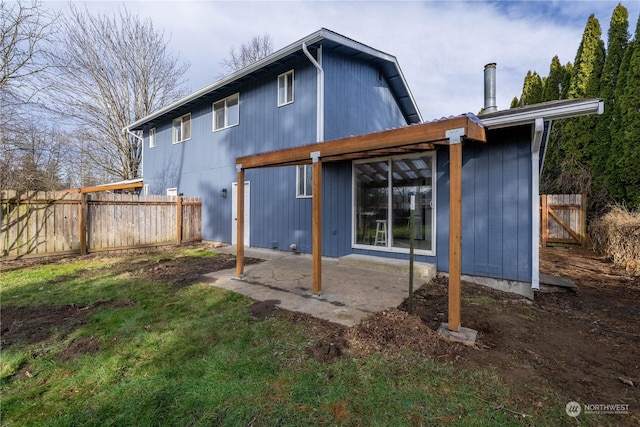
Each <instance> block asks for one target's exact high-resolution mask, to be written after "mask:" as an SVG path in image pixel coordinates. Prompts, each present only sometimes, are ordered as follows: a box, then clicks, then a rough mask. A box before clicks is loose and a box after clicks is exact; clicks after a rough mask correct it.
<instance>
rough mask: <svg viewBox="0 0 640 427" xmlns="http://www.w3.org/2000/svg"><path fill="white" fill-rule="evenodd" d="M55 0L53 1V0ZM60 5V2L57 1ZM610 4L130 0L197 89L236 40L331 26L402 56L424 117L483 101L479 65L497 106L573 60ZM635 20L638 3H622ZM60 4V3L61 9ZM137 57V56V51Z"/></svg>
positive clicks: (290, 35) (287, 37)
mask: <svg viewBox="0 0 640 427" xmlns="http://www.w3.org/2000/svg"><path fill="white" fill-rule="evenodd" d="M50 4H51V3H50ZM58 4H59V5H64V4H63V3H58ZM616 4H617V2H614V1H597V2H590V1H583V2H577V1H528V2H519V1H516V2H513V1H496V2H482V1H469V2H462V1H450V2H444V1H426V2H417V1H394V2H391V1H350V2H338V1H298V2H293V1H251V2H249V1H129V2H126V3H125V5H126V7H127V8H128V9H129V10H131V11H132V12H134V13H138V14H140V15H141V16H143V17H144V16H148V17H150V18H151V19H152V20H153V22H154V25H155V26H156V27H157V28H159V29H161V28H164V29H165V32H166V35H167V36H169V35H170V36H171V42H170V48H171V49H172V50H174V51H175V52H178V53H179V54H180V58H181V59H183V60H187V61H189V62H190V63H191V69H190V70H189V73H188V80H189V84H190V85H191V87H192V89H194V90H196V89H198V88H200V87H202V86H205V85H207V84H209V83H212V82H213V81H214V80H215V79H216V78H217V76H218V75H219V74H220V62H221V61H222V59H223V58H225V57H227V56H228V54H229V50H230V49H231V47H232V46H239V45H240V44H242V43H244V42H245V41H247V40H249V39H250V38H251V37H252V36H254V35H257V34H270V35H271V36H272V38H273V41H274V48H275V49H276V50H277V49H279V48H282V47H284V46H287V45H289V44H291V43H293V42H295V41H296V40H298V39H300V38H302V37H304V36H306V35H308V34H310V33H312V32H314V31H316V30H318V29H320V28H321V27H326V28H329V29H331V30H333V31H336V32H338V33H340V34H342V35H344V36H347V37H350V38H352V39H355V40H357V41H359V42H362V43H364V44H367V45H369V46H371V47H374V48H376V49H379V50H382V51H384V52H386V53H389V54H392V55H394V56H396V57H397V58H398V61H399V63H400V66H401V67H402V70H403V72H404V74H405V78H406V79H407V81H408V83H409V86H410V88H411V91H412V92H413V94H414V97H415V98H416V101H417V103H418V106H419V108H420V110H421V112H422V115H423V117H424V118H425V119H426V120H431V119H436V118H440V117H442V116H449V115H457V114H460V113H463V112H469V111H470V112H473V113H476V112H478V110H479V109H480V108H481V107H482V103H483V81H484V80H483V73H482V71H483V68H484V65H485V64H486V63H489V62H496V63H497V64H498V66H497V92H498V108H500V109H505V108H508V107H509V104H510V102H511V99H512V98H513V97H514V96H518V95H519V94H520V92H521V91H522V82H523V79H524V76H525V74H526V73H527V71H528V70H537V71H538V73H540V74H542V75H546V74H547V73H548V70H549V64H550V62H551V58H552V57H553V56H554V55H558V56H559V57H560V60H561V62H563V63H566V62H568V61H573V59H574V56H575V53H576V50H577V48H578V45H579V43H580V38H581V37H582V31H583V29H584V25H585V23H586V20H587V18H588V16H589V15H590V14H591V13H595V14H596V17H598V18H599V20H600V22H601V25H602V26H603V35H604V36H606V27H607V26H608V21H609V19H610V17H611V12H612V11H613V9H614V7H615V6H616ZM86 5H87V8H89V10H95V11H100V12H102V13H105V12H109V11H113V10H116V9H117V8H118V7H121V6H122V3H119V2H104V1H97V2H88V3H86ZM625 6H626V7H627V8H628V9H629V14H630V21H631V24H630V27H631V28H635V21H636V19H637V16H638V11H639V10H640V5H639V4H638V3H635V2H634V3H630V4H625ZM59 7H62V6H59ZM132 54H135V53H132Z"/></svg>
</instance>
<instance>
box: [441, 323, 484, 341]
mask: <svg viewBox="0 0 640 427" xmlns="http://www.w3.org/2000/svg"><path fill="white" fill-rule="evenodd" d="M438 334H439V335H441V336H443V337H445V338H447V339H449V340H451V341H457V342H461V343H463V344H467V345H473V344H475V342H476V338H477V337H478V331H476V330H475V329H470V328H464V327H462V326H461V327H460V330H459V331H457V332H456V331H451V330H449V324H448V323H442V324H440V327H439V328H438Z"/></svg>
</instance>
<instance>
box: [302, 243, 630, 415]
mask: <svg viewBox="0 0 640 427" xmlns="http://www.w3.org/2000/svg"><path fill="white" fill-rule="evenodd" d="M541 258H542V259H541V270H542V271H543V272H545V273H547V274H552V275H558V276H564V277H568V278H570V279H572V280H573V281H574V282H575V283H576V284H577V285H578V290H577V291H576V292H565V293H554V294H540V293H539V294H537V295H536V298H535V301H529V300H527V299H524V298H522V297H520V296H518V295H515V294H509V293H504V292H500V291H496V290H492V289H489V288H486V287H483V286H479V285H475V284H472V283H466V282H464V283H463V285H462V323H463V326H465V327H468V328H472V329H475V330H477V331H478V341H477V344H478V346H477V347H478V348H471V347H467V346H464V345H462V344H457V343H451V342H447V341H444V340H443V339H442V338H440V337H439V336H438V335H437V334H436V332H435V331H436V330H437V329H438V327H439V326H440V324H441V323H443V322H446V321H447V308H448V282H447V279H445V278H437V279H436V280H435V281H433V282H432V283H430V284H428V285H426V286H424V287H422V288H421V289H419V290H418V291H417V292H416V294H415V302H414V314H415V315H414V316H410V315H409V314H408V313H406V310H407V308H408V301H405V302H404V303H403V304H402V305H401V306H400V307H399V308H400V309H401V310H403V311H400V310H388V311H385V312H382V313H375V314H372V315H371V316H368V317H367V318H365V319H364V320H363V321H362V322H361V323H360V324H359V325H357V326H355V327H353V328H350V329H347V328H344V329H341V328H335V327H332V328H329V327H320V328H319V329H318V330H317V336H318V339H317V341H316V342H315V343H313V344H312V345H311V346H310V347H309V349H308V351H307V353H308V355H309V356H310V357H313V358H314V359H316V360H318V361H321V362H332V361H335V360H336V359H337V358H339V357H350V356H353V355H363V354H369V353H372V352H377V351H384V352H397V351H400V350H403V349H411V350H414V351H416V352H419V353H421V354H425V355H428V356H431V357H434V358H436V359H437V360H441V361H446V362H450V363H454V364H456V365H458V366H461V367H463V368H466V369H484V368H489V367H492V368H494V369H496V370H497V371H498V372H499V373H500V375H501V377H502V379H503V380H504V381H505V383H507V384H510V385H511V386H512V387H511V390H512V393H511V400H512V402H511V404H512V405H513V406H514V407H518V408H521V409H523V411H524V412H526V410H529V412H530V413H535V412H536V409H537V408H540V407H543V406H548V405H556V406H558V407H563V406H564V404H565V403H566V402H569V401H571V400H578V401H582V402H584V403H589V404H628V405H629V412H630V413H629V414H628V415H615V416H611V417H612V418H611V419H610V421H611V422H613V423H615V424H616V425H638V424H640V278H638V277H637V276H631V275H628V274H626V273H625V272H624V271H623V270H620V269H618V268H616V267H615V266H614V265H613V264H612V263H611V262H609V261H607V260H606V259H605V258H604V257H602V256H599V255H597V254H595V253H593V252H591V251H588V250H582V249H543V250H542V253H541ZM550 395H556V396H559V398H560V399H561V400H562V401H561V402H544V399H545V398H547V397H548V396H550ZM565 401H566V402H565ZM528 408H530V409H528Z"/></svg>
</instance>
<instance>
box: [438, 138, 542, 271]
mask: <svg viewBox="0 0 640 427" xmlns="http://www.w3.org/2000/svg"><path fill="white" fill-rule="evenodd" d="M487 139H488V142H487V143H486V144H478V143H465V144H464V147H463V167H462V273H463V274H469V275H475V276H486V277H498V278H502V279H508V280H518V281H523V282H529V281H531V250H532V249H531V244H532V243H531V231H530V230H531V226H532V217H531V155H530V144H531V128H530V126H521V127H517V128H509V129H503V130H495V131H489V132H488V136H487ZM448 169H449V154H448V151H447V150H439V152H438V212H437V221H438V222H437V234H438V236H437V245H438V246H437V263H438V270H440V271H448V270H449V240H448V224H449V175H448Z"/></svg>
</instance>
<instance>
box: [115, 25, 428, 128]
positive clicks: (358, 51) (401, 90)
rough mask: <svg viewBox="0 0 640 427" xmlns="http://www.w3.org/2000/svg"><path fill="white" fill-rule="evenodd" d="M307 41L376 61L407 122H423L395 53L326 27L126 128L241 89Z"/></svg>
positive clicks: (299, 50)
mask: <svg viewBox="0 0 640 427" xmlns="http://www.w3.org/2000/svg"><path fill="white" fill-rule="evenodd" d="M303 43H305V44H306V45H307V47H310V48H317V47H319V46H322V48H323V50H324V51H327V50H331V51H336V52H340V53H341V54H344V55H347V56H351V57H354V58H362V59H364V60H366V61H371V62H373V63H375V64H376V65H377V66H378V67H379V68H380V70H381V71H382V73H383V75H384V77H385V79H386V80H387V82H388V84H389V87H390V89H391V91H392V93H393V94H394V96H395V98H396V100H397V101H398V104H399V106H400V109H401V110H402V114H403V115H404V117H405V118H406V120H407V122H408V123H419V122H421V121H422V116H421V114H420V111H419V110H418V106H417V104H416V102H415V99H414V98H413V94H412V93H411V90H410V89H409V85H408V84H407V81H406V80H405V78H404V75H403V73H402V70H401V69H400V65H399V64H398V61H397V59H396V57H395V56H393V55H389V54H387V53H384V52H381V51H379V50H377V49H374V48H372V47H369V46H367V45H364V44H362V43H360V42H357V41H355V40H353V39H350V38H348V37H345V36H343V35H340V34H338V33H336V32H333V31H331V30H328V29H326V28H322V29H320V30H318V31H316V32H315V33H312V34H310V35H308V36H306V37H304V38H302V39H300V40H298V41H296V42H294V43H292V44H290V45H289V46H287V47H285V48H283V49H280V50H278V51H277V52H274V53H272V54H271V55H269V56H267V57H265V58H263V59H261V60H259V61H257V62H255V63H253V64H251V65H249V66H247V67H245V68H243V69H241V70H238V71H236V72H234V73H232V74H230V75H228V76H226V77H223V78H222V79H220V80H218V81H216V82H214V83H212V84H210V85H208V86H205V87H203V88H202V89H200V90H197V91H195V92H193V93H192V94H190V95H188V96H186V97H184V98H182V99H180V100H178V101H176V102H174V103H172V104H169V105H167V106H165V107H162V108H160V109H159V110H157V111H155V112H153V113H151V114H150V115H148V116H146V117H144V118H142V119H140V120H137V121H135V122H133V123H131V124H130V125H128V126H127V127H126V128H125V129H124V130H129V131H133V130H141V129H142V128H143V127H144V126H145V125H147V124H149V123H150V122H153V121H156V120H158V119H165V118H168V116H171V117H172V118H173V116H174V115H176V114H179V113H181V112H183V111H184V112H186V110H187V108H188V107H189V106H190V105H191V104H193V103H195V102H200V101H202V100H204V99H208V98H211V101H212V102H213V100H214V98H216V97H217V96H218V95H219V94H220V93H221V92H222V91H225V92H227V91H228V90H229V89H233V88H237V87H239V86H240V85H242V84H243V83H245V82H246V81H249V80H254V79H255V78H257V77H259V76H261V75H263V74H265V73H267V72H269V71H271V70H272V69H274V68H276V67H278V66H280V65H281V64H282V63H283V62H285V61H287V60H290V59H293V58H298V57H302V56H304V53H303V51H302V44H303Z"/></svg>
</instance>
